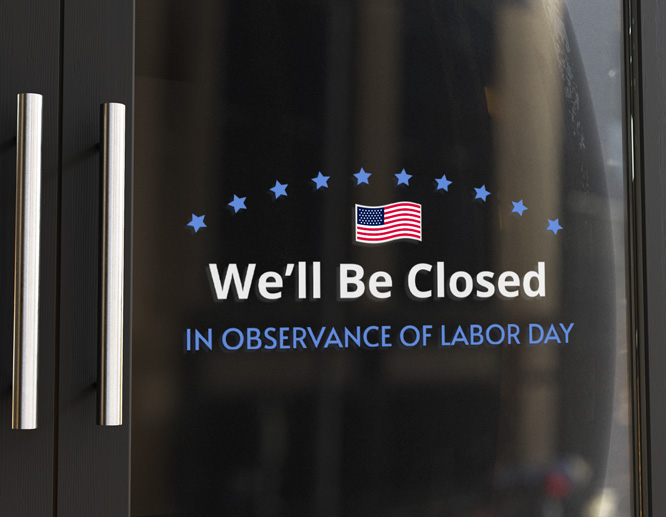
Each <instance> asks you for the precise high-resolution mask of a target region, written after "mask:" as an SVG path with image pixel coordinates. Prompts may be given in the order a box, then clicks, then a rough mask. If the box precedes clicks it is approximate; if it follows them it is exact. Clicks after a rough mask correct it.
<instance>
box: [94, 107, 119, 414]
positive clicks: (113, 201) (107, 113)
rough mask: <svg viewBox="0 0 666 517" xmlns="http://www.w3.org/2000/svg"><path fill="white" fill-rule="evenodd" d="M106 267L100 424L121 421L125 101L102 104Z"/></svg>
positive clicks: (103, 224)
mask: <svg viewBox="0 0 666 517" xmlns="http://www.w3.org/2000/svg"><path fill="white" fill-rule="evenodd" d="M102 143H103V147H102V200H103V201H102V211H103V215H102V271H101V287H100V288H101V314H100V351H99V372H98V391H97V396H98V398H97V423H98V424H99V425H122V422H123V284H124V276H125V274H124V269H125V268H124V257H125V105H124V104H118V103H106V104H104V105H102Z"/></svg>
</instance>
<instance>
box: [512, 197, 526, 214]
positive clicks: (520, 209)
mask: <svg viewBox="0 0 666 517" xmlns="http://www.w3.org/2000/svg"><path fill="white" fill-rule="evenodd" d="M511 202H512V203H513V210H511V213H514V212H516V213H517V214H518V215H520V216H522V215H523V212H524V211H525V210H527V207H526V206H525V205H523V200H522V199H521V200H520V201H518V202H517V203H516V202H515V201H511Z"/></svg>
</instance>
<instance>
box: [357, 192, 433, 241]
mask: <svg viewBox="0 0 666 517" xmlns="http://www.w3.org/2000/svg"><path fill="white" fill-rule="evenodd" d="M398 239H414V240H416V241H420V240H421V205H419V204H418V203H410V202H408V201H399V202H398V203H391V204H390V205H384V206H364V205H356V242H367V243H372V244H377V243H381V242H388V241H395V240H398Z"/></svg>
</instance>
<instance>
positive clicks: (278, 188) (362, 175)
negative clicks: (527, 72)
mask: <svg viewBox="0 0 666 517" xmlns="http://www.w3.org/2000/svg"><path fill="white" fill-rule="evenodd" d="M353 176H354V177H355V178H356V184H357V185H361V184H363V183H365V184H366V185H369V184H370V183H369V178H370V176H372V174H370V173H368V172H365V170H364V169H363V168H361V170H360V171H359V172H357V173H356V174H354V175H353ZM394 176H395V177H396V178H397V185H407V186H409V180H410V179H411V178H412V177H413V175H412V174H407V172H406V171H405V169H402V171H401V172H400V173H398V174H394ZM330 178H331V177H330V176H324V175H323V174H322V173H321V171H319V173H318V174H317V176H315V177H314V178H311V180H312V181H313V182H314V184H315V186H316V190H319V189H320V188H328V180H329V179H330ZM435 182H436V185H437V187H436V189H435V190H444V191H446V192H448V190H449V186H450V185H451V184H452V183H453V182H452V181H451V180H449V179H448V178H447V177H446V174H442V177H441V178H435ZM288 186H289V185H288V184H287V183H280V181H279V180H276V181H275V185H274V186H273V187H271V188H270V191H271V192H273V194H274V195H275V199H278V198H279V197H281V196H285V197H287V187H288ZM474 190H475V192H476V193H475V196H474V199H480V200H482V201H484V202H485V201H486V200H487V198H488V196H489V195H490V194H491V193H490V192H489V191H488V190H487V189H486V186H485V185H482V186H481V187H479V188H475V189H474ZM246 199H247V197H238V196H237V195H236V194H234V198H233V200H232V201H231V202H230V203H228V205H229V206H231V207H232V208H233V209H234V213H238V212H239V211H240V210H247V207H246V206H245V200H246ZM511 203H512V204H513V208H512V210H511V213H517V214H518V215H519V216H521V217H522V215H523V213H524V212H525V210H527V209H528V207H526V206H525V204H524V202H523V200H522V199H521V200H520V201H512V202H511ZM204 217H206V216H205V214H204V215H200V216H199V215H196V214H192V219H191V220H190V222H189V223H187V226H190V227H191V228H192V229H193V230H194V232H195V233H197V232H198V231H199V230H200V229H201V228H207V225H206V223H205V222H204ZM562 229H563V227H562V225H560V220H559V218H557V219H548V226H547V227H546V231H552V232H553V234H555V235H557V232H559V231H560V230H562Z"/></svg>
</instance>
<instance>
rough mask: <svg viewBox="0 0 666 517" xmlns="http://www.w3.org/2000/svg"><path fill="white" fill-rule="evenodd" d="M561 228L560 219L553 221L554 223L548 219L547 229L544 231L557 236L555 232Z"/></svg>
mask: <svg viewBox="0 0 666 517" xmlns="http://www.w3.org/2000/svg"><path fill="white" fill-rule="evenodd" d="M561 229H562V227H561V226H560V219H559V218H558V219H555V220H554V221H551V220H550V219H548V228H546V231H548V230H552V232H553V233H554V234H555V235H557V231H558V230H561Z"/></svg>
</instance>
